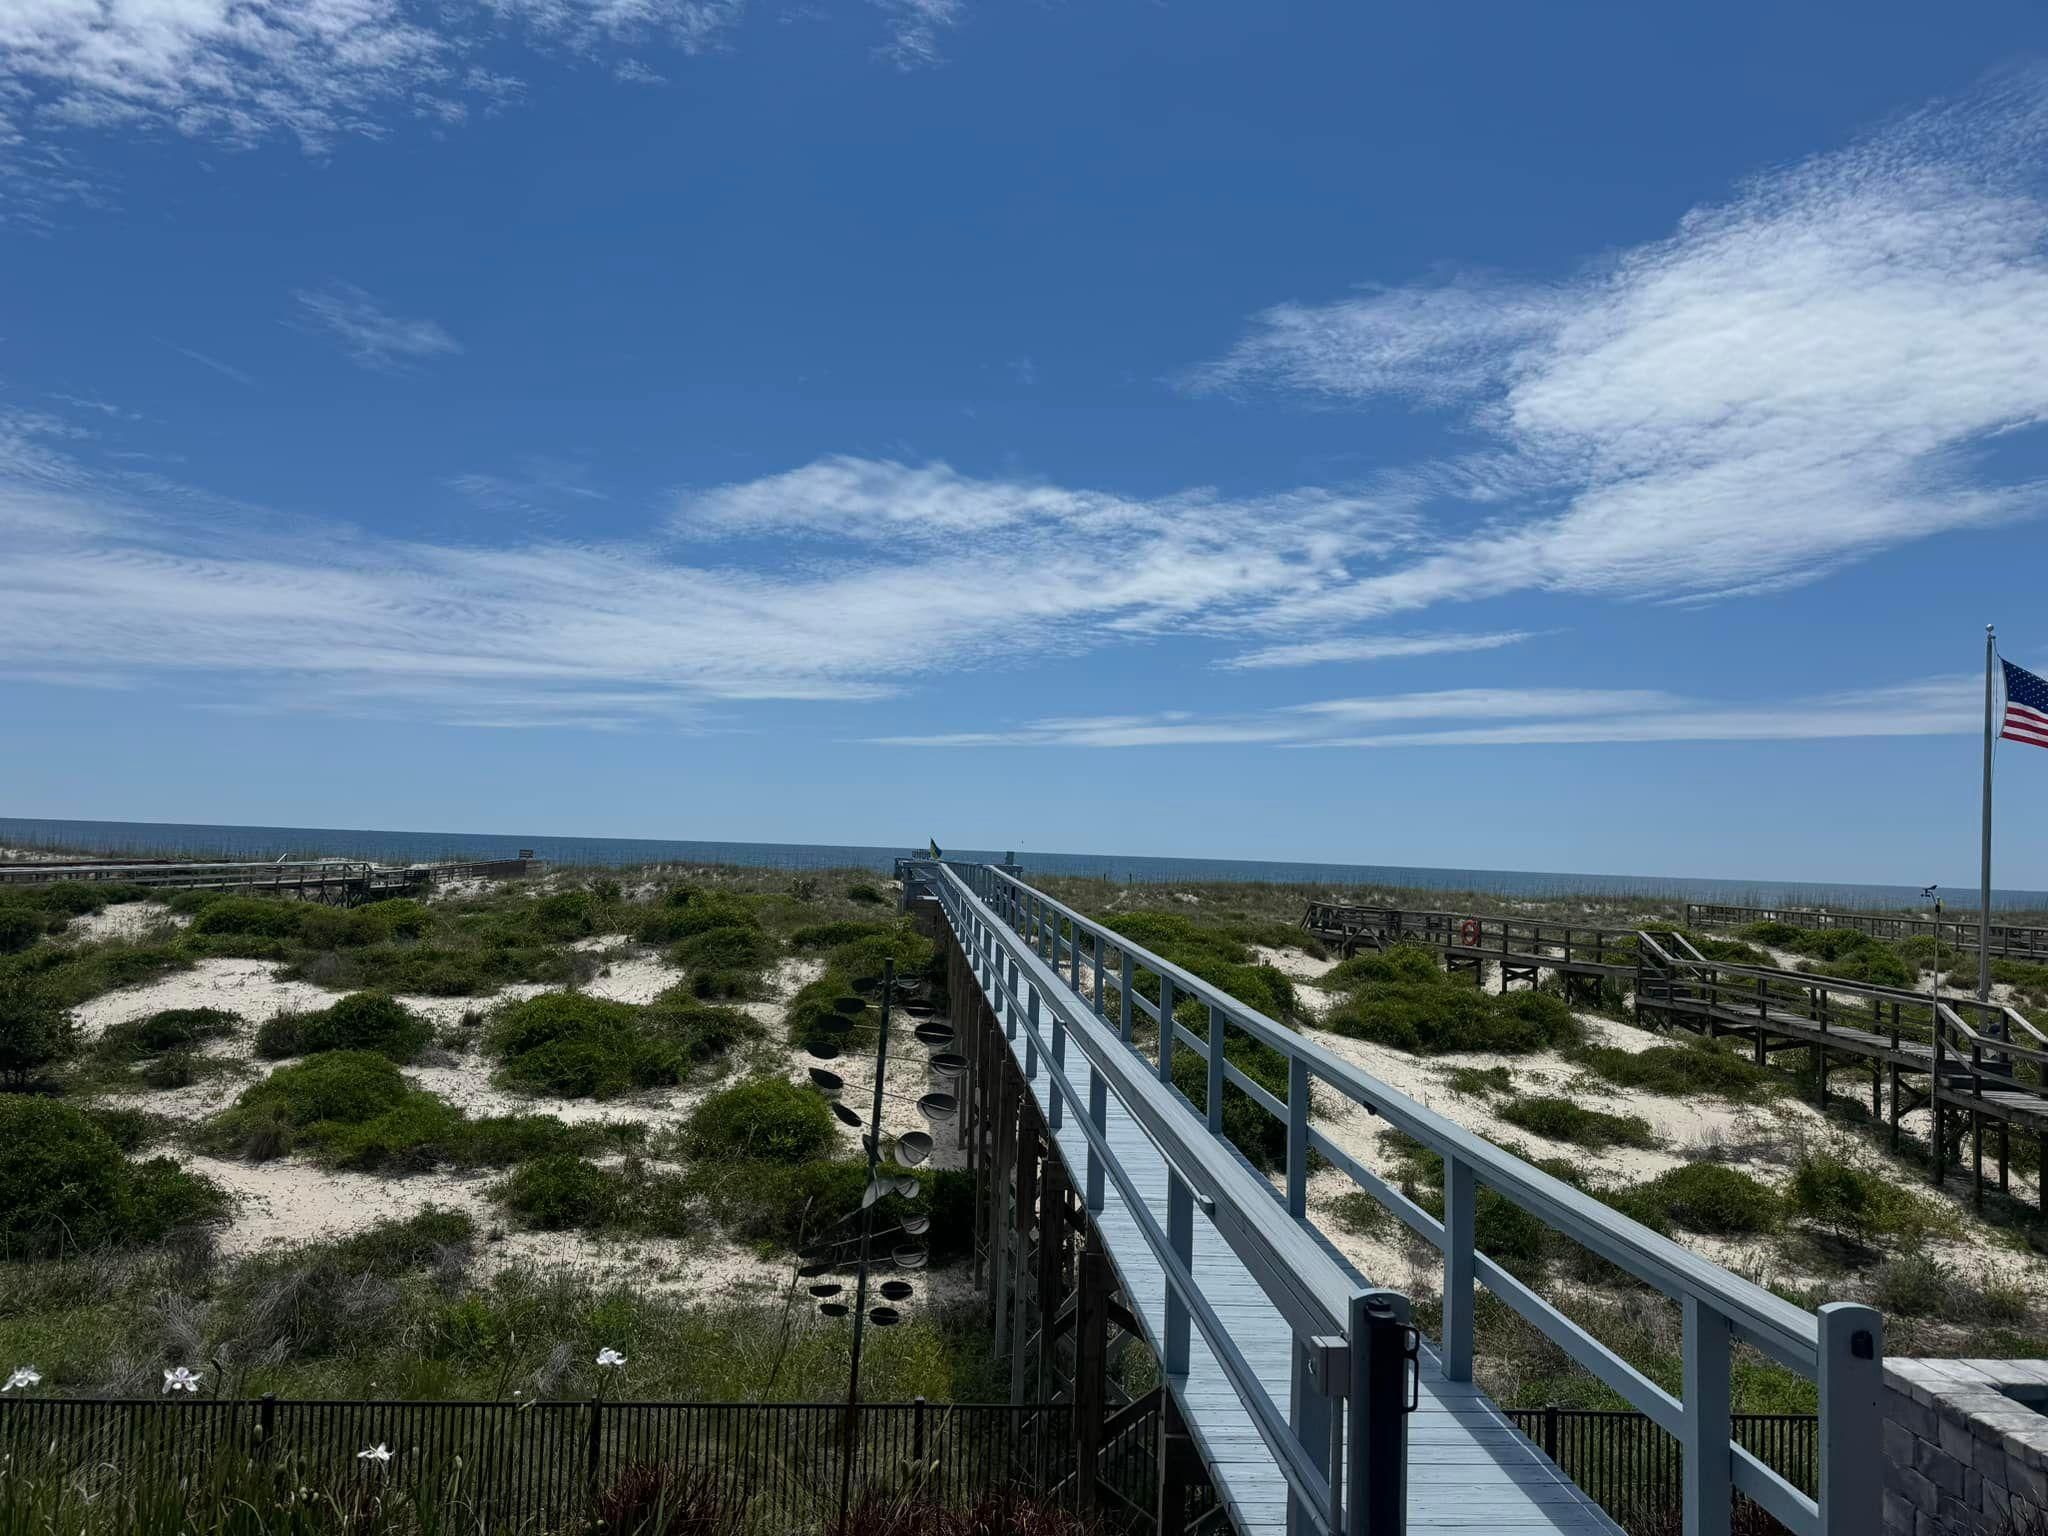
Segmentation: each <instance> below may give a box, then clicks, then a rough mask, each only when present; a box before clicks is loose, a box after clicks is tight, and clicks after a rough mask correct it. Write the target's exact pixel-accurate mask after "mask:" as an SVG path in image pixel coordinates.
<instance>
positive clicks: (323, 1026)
mask: <svg viewBox="0 0 2048 1536" xmlns="http://www.w3.org/2000/svg"><path fill="white" fill-rule="evenodd" d="M433 1037H434V1031H433V1028H432V1026H431V1025H429V1024H428V1023H427V1021H426V1020H425V1019H423V1018H421V1017H420V1016H419V1015H418V1014H416V1013H414V1012H413V1011H412V1010H411V1009H410V1008H407V1007H406V1006H405V1005H404V1004H403V1003H400V1002H398V1001H397V1000H396V999H395V998H391V997H387V996H385V995H384V994H383V993H381V992H355V993H351V994H350V995H349V996H347V997H344V998H342V999H340V1000H339V1001H338V1002H336V1003H334V1004H333V1005H331V1006H330V1007H326V1008H322V1009H320V1010H319V1011H318V1012H316V1013H281V1014H279V1015H278V1016H277V1017H276V1018H274V1019H271V1020H269V1021H268V1022H266V1023H265V1024H264V1025H263V1026H262V1028H260V1029H258V1030H257V1031H256V1054H257V1055H259V1056H266V1057H271V1058H276V1057H280V1056H310V1055H313V1054H315V1053H317V1052H320V1051H375V1052H377V1053H378V1054H379V1055H382V1056H389V1057H390V1058H391V1059H392V1060H393V1061H411V1060H412V1059H413V1057H415V1056H417V1055H418V1054H419V1053H420V1051H421V1050H422V1049H424V1048H425V1046H426V1044H427V1042H428V1041H430V1040H432V1039H433Z"/></svg>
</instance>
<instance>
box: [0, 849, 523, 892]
mask: <svg viewBox="0 0 2048 1536" xmlns="http://www.w3.org/2000/svg"><path fill="white" fill-rule="evenodd" d="M544 868H546V865H545V864H543V863H542V862H541V861H539V860H537V859H478V860H471V861H468V862H462V863H445V864H376V863H372V862H370V861H369V860H366V859H298V860H284V861H280V862H277V863H270V864H254V863H200V862H180V861H175V860H159V859H147V860H137V861H134V862H130V863H121V862H116V861H113V860H107V859H82V860H77V861H73V862H64V861H57V860H41V859H35V860H30V859H21V860H0V885H50V884H54V883H57V882H59V881H85V882H101V881H112V882H117V883H120V884H123V885H142V886H149V887H151V888H153V889H161V890H178V891H192V890H213V891H226V890H235V891H249V892H252V893H267V894H271V895H289V896H301V897H305V898H308V899H310V900H314V901H338V902H361V901H374V900H376V899H378V898H379V897H383V896H402V895H404V894H405V893H406V892H408V891H416V890H419V889H420V888H422V887H424V886H428V885H432V884H433V883H435V882H436V881H439V880H458V879H467V878H472V877H482V878H487V879H499V880H508V879H518V878H521V877H523V876H525V875H529V874H533V873H536V872H537V871H539V870H541V869H544Z"/></svg>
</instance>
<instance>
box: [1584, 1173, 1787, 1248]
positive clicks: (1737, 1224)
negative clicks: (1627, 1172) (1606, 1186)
mask: <svg viewBox="0 0 2048 1536" xmlns="http://www.w3.org/2000/svg"><path fill="white" fill-rule="evenodd" d="M1603 1198H1605V1199H1606V1200H1607V1203H1608V1204H1610V1205H1612V1206H1613V1207H1614V1208H1615V1209H1616V1210H1618V1211H1620V1212H1621V1213H1622V1214H1623V1215H1625V1216H1629V1217H1631V1218H1633V1219H1634V1220H1636V1221H1640V1222H1641V1223H1642V1224H1643V1225H1644V1226H1646V1227H1651V1228H1654V1229H1655V1230H1656V1231H1659V1232H1669V1231H1670V1230H1671V1229H1672V1228H1674V1227H1676V1228H1679V1229H1681V1230H1683V1231H1687V1232H1704V1233H1707V1234H1709V1235H1710V1236H1715V1237H1748V1236H1753V1235H1756V1234H1759V1233H1764V1232H1774V1231H1776V1230H1777V1229H1778V1227H1779V1225H1780V1224H1781V1223H1782V1222H1783V1220H1784V1216H1785V1202H1784V1201H1783V1200H1782V1199H1780V1198H1779V1197H1778V1194H1777V1192H1776V1191H1775V1190H1773V1189H1772V1188H1771V1187H1770V1185H1768V1184H1765V1183H1763V1182H1761V1181H1760V1180H1757V1179H1753V1178H1751V1177H1750V1176H1749V1175H1748V1174H1746V1173H1742V1172H1740V1171H1739V1170H1737V1169H1734V1168H1728V1167H1724V1166H1722V1165H1721V1164H1719V1163H1688V1164H1686V1165H1685V1166H1684V1167H1682V1168H1673V1169H1670V1170H1668V1171H1667V1172H1664V1173H1660V1174H1658V1175H1657V1177H1656V1178H1654V1179H1649V1180H1646V1181H1644V1182H1643V1183H1641V1184H1637V1185H1634V1186H1632V1187H1631V1188H1629V1189H1626V1190H1623V1191H1620V1192H1619V1193H1617V1194H1614V1195H1611V1196H1605V1197H1603Z"/></svg>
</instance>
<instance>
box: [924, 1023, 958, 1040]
mask: <svg viewBox="0 0 2048 1536" xmlns="http://www.w3.org/2000/svg"><path fill="white" fill-rule="evenodd" d="M916 1035H917V1038H918V1039H920V1040H922V1041H923V1042H924V1043H925V1044H926V1045H951V1044H952V1043H953V1031H952V1030H950V1029H948V1028H947V1027H946V1026H945V1025H943V1024H920V1025H918V1026H917V1029H916Z"/></svg>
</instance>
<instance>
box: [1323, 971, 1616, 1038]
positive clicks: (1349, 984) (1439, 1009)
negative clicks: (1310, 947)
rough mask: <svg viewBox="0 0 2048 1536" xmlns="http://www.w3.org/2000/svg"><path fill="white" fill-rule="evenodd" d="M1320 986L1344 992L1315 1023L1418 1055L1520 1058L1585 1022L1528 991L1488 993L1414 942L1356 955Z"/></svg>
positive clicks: (1578, 1033) (1581, 1029) (1574, 1034)
mask: <svg viewBox="0 0 2048 1536" xmlns="http://www.w3.org/2000/svg"><path fill="white" fill-rule="evenodd" d="M1323 985H1324V986H1325V987H1326V988H1329V989H1332V990H1336V991H1340V992H1343V993H1345V994H1347V995H1346V996H1345V997H1344V998H1343V1000H1342V1001H1340V1002H1339V1003H1337V1004H1336V1005H1335V1006H1334V1007H1332V1008H1331V1009H1330V1011H1329V1012H1328V1013H1327V1014H1326V1015H1325V1016H1324V1018H1323V1028H1325V1029H1327V1030H1330V1031H1332V1032H1334V1033H1336V1034H1340V1035H1348V1036H1350V1037H1352V1038H1354V1039H1358V1040H1370V1041H1372V1042H1373V1043H1374V1044H1377V1045H1390V1046H1393V1047H1395V1048H1396V1049H1398V1050H1404V1051H1411V1052H1414V1053H1416V1054H1418V1055H1426V1056H1434V1055H1443V1054H1447V1053H1451V1052H1458V1051H1492V1052H1498V1053H1500V1054H1503V1055H1520V1054H1523V1053H1525V1052H1529V1051H1540V1050H1555V1049H1558V1048H1560V1047H1563V1046H1569V1045H1576V1044H1577V1043H1578V1042H1579V1041H1581V1040H1582V1039H1584V1038H1585V1026H1584V1025H1582V1024H1581V1023H1580V1022H1579V1020H1578V1018H1577V1017H1576V1016H1575V1015H1574V1014H1573V1013H1572V1011H1571V1009H1570V1008H1568V1007H1566V1006H1565V1004H1564V1002H1563V1001H1562V1000H1561V999H1559V998H1556V997H1553V996H1551V995H1550V994H1549V993H1547V992H1538V991H1531V990H1521V991H1515V992H1510V993H1508V994H1507V995H1506V996H1505V997H1495V996H1492V995H1490V994H1488V993H1486V992H1484V991H1482V990H1481V989H1480V988H1478V987H1475V986H1473V985H1472V984H1471V983H1470V982H1468V981H1462V980H1460V979H1458V978H1456V977H1453V976H1451V975H1450V974H1448V973H1447V972H1446V971H1444V970H1443V969H1442V968H1441V967H1440V966H1439V965H1438V963H1437V957H1436V955H1435V954H1434V953H1433V952H1431V951H1429V950H1426V949H1422V948H1420V947H1419V946H1416V945H1410V944H1397V945H1395V946H1394V947H1393V948H1391V949H1386V950H1382V951H1379V952H1378V953H1374V954H1363V955H1356V956H1354V957H1353V958H1351V959H1349V960H1347V961H1345V962H1344V963H1343V964H1342V965H1339V966H1337V967H1336V968H1335V969H1333V970H1332V971H1330V972H1329V974H1328V975H1327V976H1325V977H1324V978H1323Z"/></svg>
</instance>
